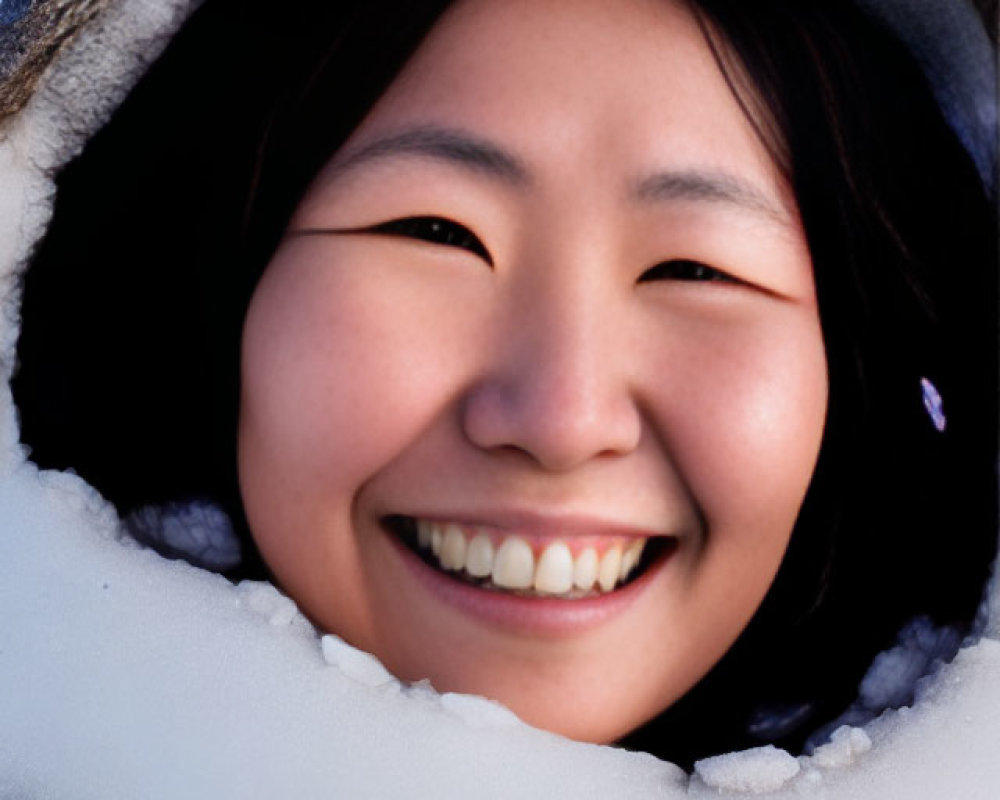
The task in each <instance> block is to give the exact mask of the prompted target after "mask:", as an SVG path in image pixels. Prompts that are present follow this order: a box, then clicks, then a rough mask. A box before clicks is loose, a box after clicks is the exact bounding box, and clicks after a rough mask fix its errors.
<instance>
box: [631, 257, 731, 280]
mask: <svg viewBox="0 0 1000 800" xmlns="http://www.w3.org/2000/svg"><path fill="white" fill-rule="evenodd" d="M657 280H680V281H693V282H703V283H739V281H738V280H737V279H736V278H734V277H733V276H732V275H728V274H727V273H725V272H721V271H720V270H717V269H715V268H714V267H710V266H708V265H707V264H702V263H701V262H700V261H691V260H690V259H685V258H678V259H674V260H672V261H664V262H663V263H661V264H656V265H655V266H652V267H650V268H649V269H647V270H646V271H645V272H644V273H642V275H641V276H639V282H640V283H644V282H647V281H657Z"/></svg>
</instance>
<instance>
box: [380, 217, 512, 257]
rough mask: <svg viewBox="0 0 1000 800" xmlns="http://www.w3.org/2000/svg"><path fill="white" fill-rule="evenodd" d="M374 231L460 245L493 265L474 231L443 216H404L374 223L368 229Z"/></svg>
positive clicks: (450, 245) (449, 244) (455, 245)
mask: <svg viewBox="0 0 1000 800" xmlns="http://www.w3.org/2000/svg"><path fill="white" fill-rule="evenodd" d="M367 230H368V231H370V232H372V233H387V234H390V235H392V236H406V237H409V238H412V239H421V240H422V241H425V242H432V243H433V244H443V245H447V246H449V247H460V248H462V249H463V250H468V251H469V252H470V253H475V254H476V255H477V256H479V257H480V258H482V259H483V260H484V261H485V262H486V263H487V264H489V265H490V266H493V258H492V256H490V254H489V252H488V251H487V249H486V248H485V247H484V246H483V243H482V242H481V241H479V239H478V238H477V237H476V234H474V233H473V232H472V231H470V230H469V229H468V228H466V227H465V226H464V225H459V224H458V223H457V222H452V221H451V220H450V219H444V218H443V217H404V218H402V219H394V220H390V221H389V222H383V223H380V224H378V225H373V226H372V227H370V228H368V229H367Z"/></svg>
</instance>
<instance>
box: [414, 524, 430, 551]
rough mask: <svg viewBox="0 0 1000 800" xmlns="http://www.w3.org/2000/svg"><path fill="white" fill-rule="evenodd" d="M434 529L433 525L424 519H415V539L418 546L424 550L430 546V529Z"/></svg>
mask: <svg viewBox="0 0 1000 800" xmlns="http://www.w3.org/2000/svg"><path fill="white" fill-rule="evenodd" d="M433 529H434V525H432V524H431V523H430V522H428V521H427V520H425V519H418V520H417V541H418V542H419V543H420V546H421V547H422V548H423V549H424V550H426V549H427V548H429V547H430V546H431V535H432V534H431V531H432V530H433Z"/></svg>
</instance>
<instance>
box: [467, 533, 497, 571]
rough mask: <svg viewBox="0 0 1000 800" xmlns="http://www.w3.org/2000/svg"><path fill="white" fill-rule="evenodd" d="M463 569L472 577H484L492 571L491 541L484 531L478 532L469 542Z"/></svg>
mask: <svg viewBox="0 0 1000 800" xmlns="http://www.w3.org/2000/svg"><path fill="white" fill-rule="evenodd" d="M465 571H466V572H468V573H469V574H470V575H471V576H472V577H473V578H485V577H486V576H487V575H489V574H490V573H491V572H493V542H491V541H490V537H489V536H487V535H486V534H485V533H480V534H478V535H476V536H474V537H473V539H472V541H471V542H469V549H468V551H467V552H466V554H465Z"/></svg>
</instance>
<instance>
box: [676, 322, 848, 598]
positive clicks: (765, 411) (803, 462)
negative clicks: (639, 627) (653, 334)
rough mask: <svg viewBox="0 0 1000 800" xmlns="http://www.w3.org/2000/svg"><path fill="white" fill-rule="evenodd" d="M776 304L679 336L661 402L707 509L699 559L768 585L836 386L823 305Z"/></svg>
mask: <svg viewBox="0 0 1000 800" xmlns="http://www.w3.org/2000/svg"><path fill="white" fill-rule="evenodd" d="M767 310H768V312H769V313H766V314H761V315H760V316H759V317H758V316H756V315H752V316H750V317H748V318H746V319H740V320H739V321H738V322H739V325H738V330H735V331H734V330H733V329H732V328H730V327H729V326H727V325H719V326H715V325H706V326H704V327H703V328H695V329H688V330H687V331H686V332H685V333H686V335H685V336H684V337H683V338H677V337H674V338H673V341H672V342H671V345H670V352H671V353H672V354H673V355H672V363H671V364H669V365H668V364H664V365H663V369H664V370H665V371H666V370H669V372H667V373H666V374H667V375H668V376H669V377H667V378H666V379H665V388H664V390H663V391H664V394H663V395H662V397H663V401H662V403H661V404H660V413H661V415H662V416H661V420H662V426H661V427H662V429H663V430H665V431H667V434H666V435H667V436H668V437H669V442H668V443H667V446H668V448H669V449H670V450H671V452H672V453H673V454H674V457H675V458H676V459H677V463H678V467H679V469H680V470H681V472H682V474H683V475H684V479H685V481H686V482H687V484H688V488H689V491H690V493H691V496H692V497H693V498H694V500H695V502H696V503H697V505H698V510H699V512H700V515H701V517H702V520H703V525H704V533H705V535H704V537H703V542H702V549H701V551H700V555H701V556H702V563H704V564H708V565H714V567H715V568H717V570H718V574H719V576H720V579H721V581H722V582H723V583H724V582H725V581H726V580H728V578H730V577H733V576H735V575H739V576H740V579H741V582H743V583H746V581H747V579H748V578H749V577H750V576H753V575H755V574H756V575H759V576H760V578H761V582H760V584H761V587H763V588H762V589H760V591H761V592H762V591H763V590H764V589H766V585H765V582H766V583H769V582H770V579H771V578H772V577H773V575H774V573H775V572H776V571H777V568H778V565H779V564H780V561H781V559H782V557H783V555H784V551H785V548H786V546H787V543H788V540H789V537H790V535H791V531H792V527H793V526H794V523H795V520H796V518H797V516H798V512H799V509H800V507H801V504H802V500H803V498H804V496H805V492H806V490H807V488H808V486H809V483H810V481H811V479H812V474H813V470H814V468H815V464H816V459H817V456H818V453H819V447H820V442H821V440H822V435H823V428H824V425H825V419H826V408H827V389H828V384H827V372H826V358H825V351H824V346H823V339H822V332H821V330H820V326H819V320H818V315H817V313H816V311H815V308H814V307H812V306H810V305H804V304H803V305H788V306H777V305H776V306H774V307H771V308H769V309H767ZM706 571H707V572H711V571H712V570H706ZM765 579H766V581H765ZM754 591H757V590H756V589H755V590H754Z"/></svg>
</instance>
